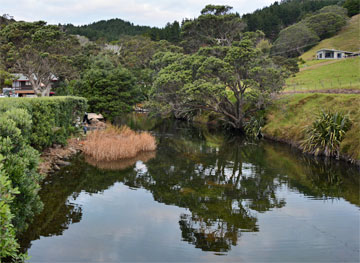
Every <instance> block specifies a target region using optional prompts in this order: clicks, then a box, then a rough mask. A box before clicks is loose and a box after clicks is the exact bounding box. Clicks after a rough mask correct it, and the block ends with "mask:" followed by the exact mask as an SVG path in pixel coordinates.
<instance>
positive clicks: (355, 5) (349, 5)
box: [343, 0, 360, 16]
mask: <svg viewBox="0 0 360 263" xmlns="http://www.w3.org/2000/svg"><path fill="white" fill-rule="evenodd" d="M343 7H345V8H346V9H347V10H348V15H349V16H354V15H356V14H359V12H360V0H346V1H345V3H344V5H343Z"/></svg>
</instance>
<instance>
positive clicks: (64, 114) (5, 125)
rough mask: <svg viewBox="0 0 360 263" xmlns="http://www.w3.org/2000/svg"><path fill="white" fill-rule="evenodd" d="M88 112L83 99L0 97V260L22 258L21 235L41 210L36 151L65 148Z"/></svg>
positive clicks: (40, 177)
mask: <svg viewBox="0 0 360 263" xmlns="http://www.w3.org/2000/svg"><path fill="white" fill-rule="evenodd" d="M85 110H86V99H84V98H80V97H54V98H49V97H47V98H4V99H0V219H1V222H2V225H1V226H0V240H1V241H0V262H1V261H2V259H6V258H7V257H11V258H12V259H16V258H18V256H19V255H18V252H17V251H18V244H17V243H16V239H15V235H16V232H18V233H19V232H21V231H24V230H25V229H26V228H27V224H28V222H29V221H30V220H31V218H32V217H33V216H34V215H35V214H36V213H38V212H40V211H41V209H42V203H41V200H40V198H39V195H38V192H39V189H40V186H39V184H40V182H41V180H42V179H43V178H42V176H41V175H40V174H39V173H38V171H37V170H38V163H39V156H40V154H39V152H38V151H37V150H41V149H44V148H46V147H49V146H51V145H53V144H65V143H66V139H67V138H68V137H69V136H70V135H71V133H72V132H74V131H75V130H76V129H77V128H76V127H75V122H76V120H77V118H79V117H81V116H82V114H83V113H84V111H85ZM3 223H4V225H3ZM20 258H21V256H20Z"/></svg>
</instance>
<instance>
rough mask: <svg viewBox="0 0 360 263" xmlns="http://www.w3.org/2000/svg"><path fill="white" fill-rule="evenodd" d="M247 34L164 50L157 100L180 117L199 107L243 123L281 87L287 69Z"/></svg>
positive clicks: (237, 124)
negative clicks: (227, 42)
mask: <svg viewBox="0 0 360 263" xmlns="http://www.w3.org/2000/svg"><path fill="white" fill-rule="evenodd" d="M255 46H256V45H255V43H254V41H253V40H252V39H250V38H249V37H244V38H243V39H242V40H241V41H239V42H236V41H235V42H233V44H232V45H231V46H216V47H206V48H201V49H200V50H199V51H198V52H197V53H196V54H193V55H182V54H173V56H170V54H168V53H167V54H163V56H160V58H159V59H158V63H159V64H161V63H164V62H166V59H165V58H171V59H172V61H173V62H171V60H170V61H169V62H168V63H165V64H164V65H165V67H164V68H163V69H161V70H160V72H159V74H158V76H157V79H156V80H155V82H154V86H153V93H152V96H153V97H152V98H153V100H154V101H155V102H156V103H157V105H156V106H158V107H160V109H162V110H164V111H166V110H167V111H171V112H172V113H173V114H175V116H176V117H187V116H188V115H189V114H192V113H193V112H194V111H197V110H204V111H208V112H212V113H215V114H217V115H219V116H220V118H221V119H222V120H223V121H224V122H225V123H226V124H228V125H229V126H231V127H233V128H235V129H243V127H244V123H245V121H246V119H247V118H249V117H250V116H251V115H252V114H253V113H254V112H256V111H257V110H259V109H263V108H264V107H265V106H266V105H267V104H268V103H269V99H270V97H271V95H272V94H273V93H276V92H278V91H280V90H281V88H282V86H283V84H284V78H285V77H286V76H287V74H288V71H287V70H286V69H285V68H284V67H282V66H279V65H276V64H275V63H274V62H273V60H272V59H271V58H269V57H268V56H265V55H263V54H262V53H261V51H260V50H259V49H257V48H256V47H255Z"/></svg>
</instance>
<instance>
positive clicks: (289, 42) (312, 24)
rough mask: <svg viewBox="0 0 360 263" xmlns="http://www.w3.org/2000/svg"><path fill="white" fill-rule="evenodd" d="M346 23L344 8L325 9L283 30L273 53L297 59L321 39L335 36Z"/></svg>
mask: <svg viewBox="0 0 360 263" xmlns="http://www.w3.org/2000/svg"><path fill="white" fill-rule="evenodd" d="M346 21H347V16H346V10H344V8H341V7H339V6H327V7H324V8H322V9H321V10H319V12H318V13H317V14H314V15H308V16H307V17H305V18H304V19H302V20H301V21H300V22H298V23H296V24H293V25H291V26H289V27H287V28H285V29H283V30H281V31H280V33H279V36H278V38H277V39H276V41H275V42H274V45H273V47H272V53H273V54H275V55H279V54H281V55H283V56H287V57H297V56H299V55H301V54H302V53H304V51H306V50H308V49H310V48H311V47H313V46H315V45H316V44H317V43H318V42H319V41H320V40H321V39H324V38H328V37H331V36H333V35H335V34H336V33H337V32H338V31H339V30H340V29H341V28H342V27H343V26H344V25H345V24H346Z"/></svg>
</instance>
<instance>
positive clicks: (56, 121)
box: [0, 97, 86, 150]
mask: <svg viewBox="0 0 360 263" xmlns="http://www.w3.org/2000/svg"><path fill="white" fill-rule="evenodd" d="M14 108H20V109H23V110H26V111H27V113H29V114H30V117H28V118H29V120H31V121H32V125H31V128H30V131H25V130H24V132H25V133H24V132H23V136H24V137H25V138H26V139H28V140H29V142H30V145H31V146H33V147H34V148H35V149H38V150H41V149H44V148H46V147H49V146H51V145H53V144H64V143H66V138H68V137H69V135H70V134H71V133H72V132H74V130H75V126H74V122H75V119H76V117H78V116H79V114H82V113H83V112H84V111H85V109H86V99H84V98H79V97H43V98H36V99H33V98H19V99H14V98H6V99H1V100H0V115H3V114H5V115H7V116H12V115H13V114H11V110H12V109H14ZM22 114H23V113H22ZM11 118H17V117H11ZM23 121H26V119H24V118H23ZM19 128H20V129H21V130H23V129H22V128H21V127H19ZM0 136H1V134H0ZM27 136H29V137H27Z"/></svg>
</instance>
